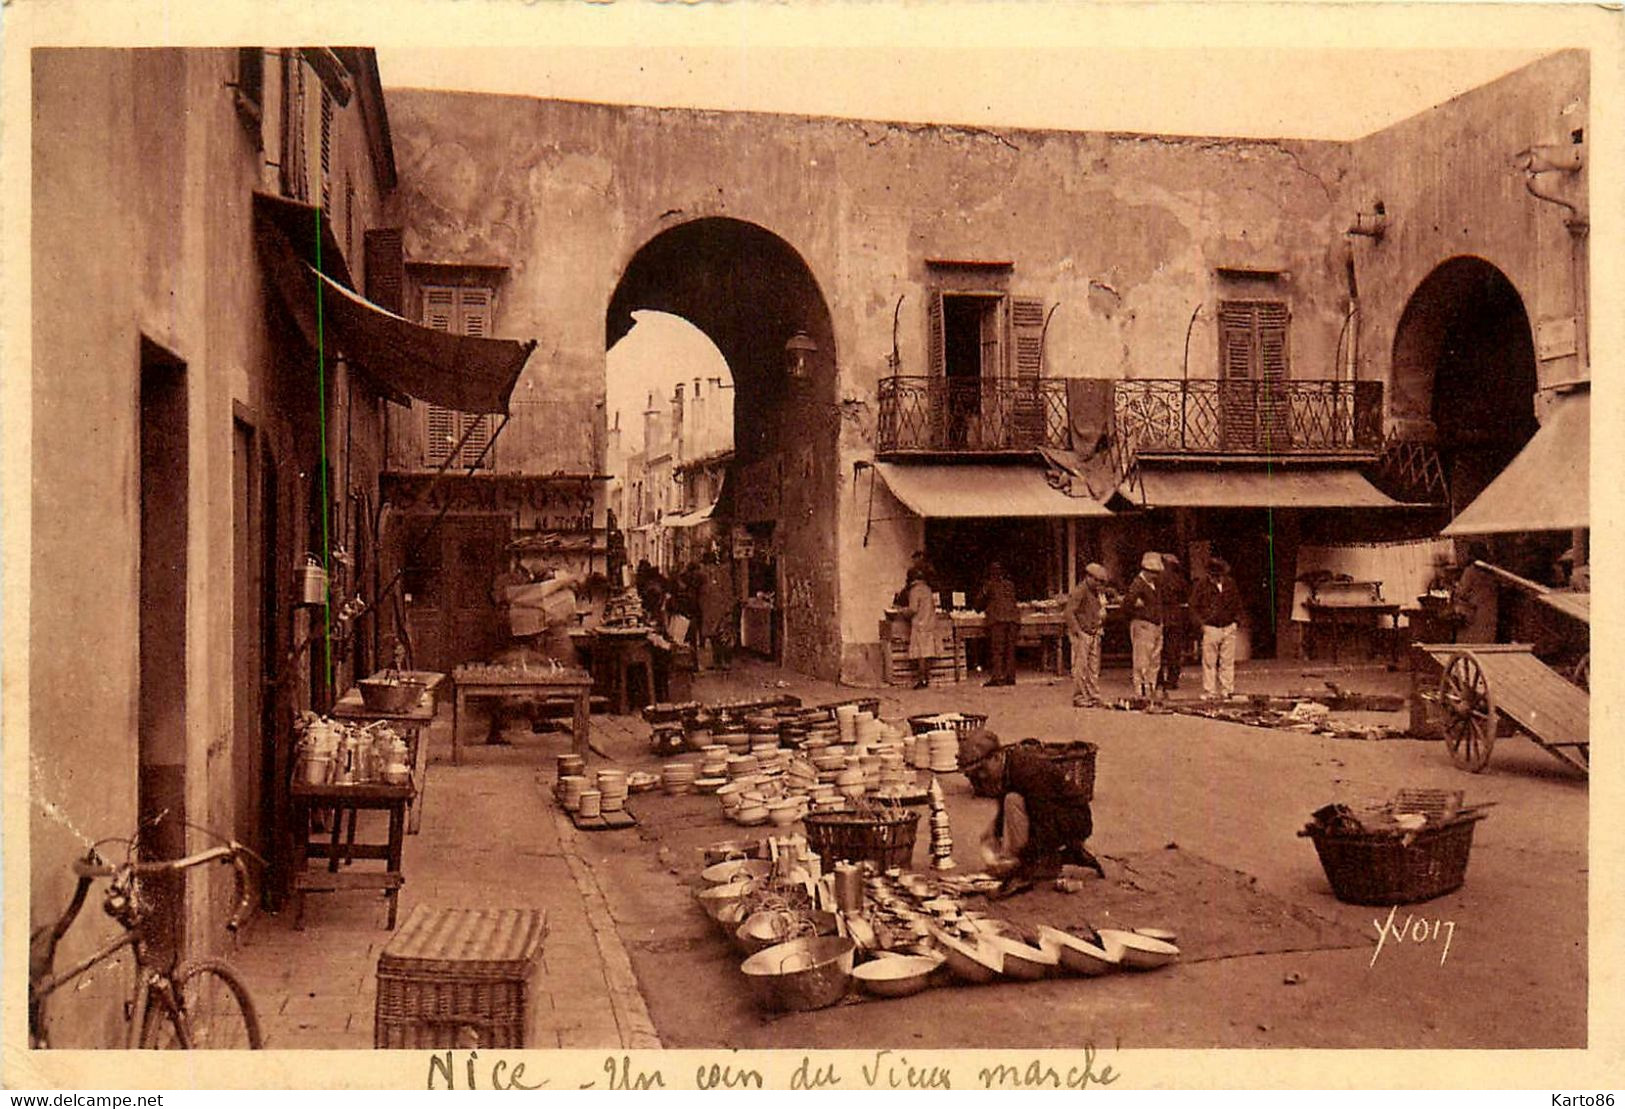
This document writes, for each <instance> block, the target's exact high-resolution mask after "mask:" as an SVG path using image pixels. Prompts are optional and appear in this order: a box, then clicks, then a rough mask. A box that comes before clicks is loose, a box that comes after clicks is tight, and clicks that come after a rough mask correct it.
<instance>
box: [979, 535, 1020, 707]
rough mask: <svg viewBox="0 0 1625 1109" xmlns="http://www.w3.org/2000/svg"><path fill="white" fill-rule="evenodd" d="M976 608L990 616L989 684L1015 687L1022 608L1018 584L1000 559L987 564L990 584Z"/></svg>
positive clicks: (980, 595) (982, 593) (988, 645)
mask: <svg viewBox="0 0 1625 1109" xmlns="http://www.w3.org/2000/svg"><path fill="white" fill-rule="evenodd" d="M976 604H977V607H978V608H980V609H981V610H982V612H983V614H984V615H985V616H986V617H987V656H988V658H987V668H988V671H989V676H988V679H987V684H988V685H1015V684H1016V632H1017V631H1018V630H1019V629H1020V627H1021V609H1020V607H1019V606H1018V604H1017V602H1016V587H1015V583H1014V582H1012V581H1011V580H1010V575H1008V574H1006V573H1005V572H1004V564H1003V563H1001V562H998V561H997V560H995V561H993V562H990V563H988V566H987V581H986V583H985V584H983V586H982V591H981V593H979V594H977V598H976Z"/></svg>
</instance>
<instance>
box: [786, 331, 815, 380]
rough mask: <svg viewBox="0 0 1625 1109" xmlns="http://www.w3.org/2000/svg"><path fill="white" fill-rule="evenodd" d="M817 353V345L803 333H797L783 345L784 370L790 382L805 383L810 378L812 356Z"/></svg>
mask: <svg viewBox="0 0 1625 1109" xmlns="http://www.w3.org/2000/svg"><path fill="white" fill-rule="evenodd" d="M817 353H818V344H817V343H815V342H813V341H812V337H811V336H810V335H808V334H807V333H806V332H805V331H798V332H796V333H795V334H794V335H792V336H790V338H789V340H788V341H786V342H785V344H784V368H785V372H787V373H788V374H789V375H790V379H791V380H792V381H806V380H807V379H808V378H809V377H811V376H812V356H813V355H815V354H817Z"/></svg>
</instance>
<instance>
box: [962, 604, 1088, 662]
mask: <svg viewBox="0 0 1625 1109" xmlns="http://www.w3.org/2000/svg"><path fill="white" fill-rule="evenodd" d="M949 620H950V622H951V623H952V624H953V629H954V638H955V639H956V640H957V641H959V642H962V643H971V642H973V641H975V640H981V639H986V638H987V616H986V615H985V614H984V613H980V612H966V611H959V612H953V613H950V614H949ZM1065 643H1066V618H1065V617H1064V616H1062V615H1061V613H1060V611H1059V610H1056V611H1052V612H1024V613H1022V615H1021V623H1020V624H1019V625H1018V626H1017V628H1016V646H1018V647H1031V646H1035V645H1036V646H1037V647H1038V648H1039V649H1040V650H1041V651H1042V652H1043V657H1044V665H1045V667H1046V668H1047V669H1049V670H1051V671H1052V672H1054V673H1055V674H1065V673H1066V651H1065V648H1064V644H1065Z"/></svg>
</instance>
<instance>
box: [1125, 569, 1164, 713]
mask: <svg viewBox="0 0 1625 1109" xmlns="http://www.w3.org/2000/svg"><path fill="white" fill-rule="evenodd" d="M1161 575H1162V556H1161V555H1159V554H1158V553H1157V552H1156V551H1146V552H1145V555H1144V557H1142V558H1141V559H1140V572H1139V573H1138V574H1136V575H1135V576H1134V581H1133V582H1132V583H1131V584H1130V585H1129V587H1128V596H1127V597H1125V598H1124V599H1123V608H1124V609H1125V610H1126V612H1127V613H1128V618H1129V622H1128V638H1129V646H1130V648H1131V649H1132V650H1133V652H1134V695H1135V696H1136V697H1144V698H1147V699H1150V698H1154V697H1156V696H1157V675H1158V674H1159V673H1160V672H1161V670H1162V624H1163V611H1162V591H1161V589H1160V588H1158V583H1157V579H1158V578H1159V577H1160V576H1161Z"/></svg>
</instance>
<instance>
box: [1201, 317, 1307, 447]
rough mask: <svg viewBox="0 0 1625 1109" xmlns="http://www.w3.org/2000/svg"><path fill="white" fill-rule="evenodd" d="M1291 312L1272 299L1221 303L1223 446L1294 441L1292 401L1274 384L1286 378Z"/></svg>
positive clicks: (1268, 445)
mask: <svg viewBox="0 0 1625 1109" xmlns="http://www.w3.org/2000/svg"><path fill="white" fill-rule="evenodd" d="M1290 322H1291V313H1290V312H1289V311H1288V309H1287V306H1286V304H1285V303H1283V302H1281V301H1274V300H1256V301H1254V300H1230V301H1221V302H1220V304H1219V373H1220V376H1221V377H1222V378H1223V379H1224V384H1222V385H1221V386H1220V396H1221V398H1222V403H1221V407H1222V408H1223V434H1224V442H1225V446H1226V447H1227V448H1228V449H1231V450H1237V449H1241V450H1264V451H1275V450H1282V449H1284V448H1285V447H1287V446H1288V445H1290V429H1289V427H1288V418H1289V416H1290V411H1289V401H1288V399H1287V396H1286V393H1285V390H1284V389H1280V388H1277V387H1276V384H1277V383H1280V382H1285V381H1286V380H1287V377H1288V362H1287V328H1288V325H1289V324H1290Z"/></svg>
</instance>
